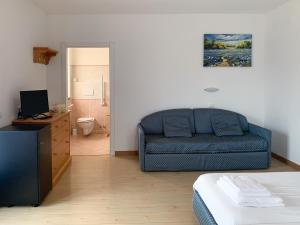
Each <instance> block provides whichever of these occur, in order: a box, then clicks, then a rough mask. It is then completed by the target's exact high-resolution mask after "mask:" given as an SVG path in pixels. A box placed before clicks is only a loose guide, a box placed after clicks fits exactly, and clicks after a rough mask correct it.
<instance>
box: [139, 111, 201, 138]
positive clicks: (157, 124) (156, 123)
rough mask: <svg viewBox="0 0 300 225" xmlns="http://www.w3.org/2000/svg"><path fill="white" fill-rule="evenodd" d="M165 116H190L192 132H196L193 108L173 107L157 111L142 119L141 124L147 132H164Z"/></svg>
mask: <svg viewBox="0 0 300 225" xmlns="http://www.w3.org/2000/svg"><path fill="white" fill-rule="evenodd" d="M165 116H184V117H187V118H189V121H190V127H191V130H192V133H195V124H194V113H193V110H192V109H171V110H165V111H160V112H156V113H153V114H150V115H149V116H146V117H144V118H143V119H142V121H141V125H142V127H143V128H144V132H145V134H163V118H164V117H165Z"/></svg>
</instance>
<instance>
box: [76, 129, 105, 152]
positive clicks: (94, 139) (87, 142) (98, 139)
mask: <svg viewBox="0 0 300 225" xmlns="http://www.w3.org/2000/svg"><path fill="white" fill-rule="evenodd" d="M108 154H109V137H107V136H106V135H105V134H94V133H93V134H91V135H89V136H83V135H82V134H78V135H76V136H71V155H108Z"/></svg>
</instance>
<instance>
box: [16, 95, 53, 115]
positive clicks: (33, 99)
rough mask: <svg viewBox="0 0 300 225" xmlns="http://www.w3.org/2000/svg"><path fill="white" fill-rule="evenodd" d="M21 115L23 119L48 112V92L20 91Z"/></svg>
mask: <svg viewBox="0 0 300 225" xmlns="http://www.w3.org/2000/svg"><path fill="white" fill-rule="evenodd" d="M20 99H21V113H22V116H23V117H35V116H38V115H41V114H43V113H47V112H49V103H48V91H47V90H36V91H21V92H20Z"/></svg>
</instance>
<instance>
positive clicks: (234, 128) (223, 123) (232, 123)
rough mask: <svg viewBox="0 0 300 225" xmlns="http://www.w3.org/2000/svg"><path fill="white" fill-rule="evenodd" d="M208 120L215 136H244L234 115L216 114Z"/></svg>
mask: <svg viewBox="0 0 300 225" xmlns="http://www.w3.org/2000/svg"><path fill="white" fill-rule="evenodd" d="M210 120H211V125H212V128H213V131H214V133H215V135H216V136H219V137H221V136H237V135H243V134H244V133H243V130H242V128H241V124H240V121H239V119H238V117H237V116H236V115H232V114H227V115H226V114H219V115H218V114H217V115H213V116H211V118H210Z"/></svg>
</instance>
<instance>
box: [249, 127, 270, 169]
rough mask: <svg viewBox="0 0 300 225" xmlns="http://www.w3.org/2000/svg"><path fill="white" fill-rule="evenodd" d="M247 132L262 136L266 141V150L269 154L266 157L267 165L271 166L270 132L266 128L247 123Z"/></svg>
mask: <svg viewBox="0 0 300 225" xmlns="http://www.w3.org/2000/svg"><path fill="white" fill-rule="evenodd" d="M249 132H250V133H251V134H255V135H258V136H260V137H262V138H264V139H265V140H266V141H267V143H268V148H267V150H266V151H267V152H268V154H269V157H268V166H271V162H272V149H271V148H272V132H271V131H270V130H268V129H266V128H263V127H260V126H257V125H254V124H251V123H249Z"/></svg>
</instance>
